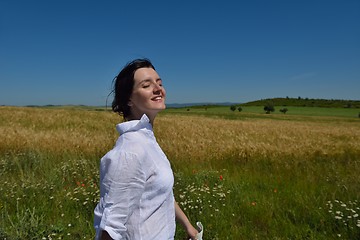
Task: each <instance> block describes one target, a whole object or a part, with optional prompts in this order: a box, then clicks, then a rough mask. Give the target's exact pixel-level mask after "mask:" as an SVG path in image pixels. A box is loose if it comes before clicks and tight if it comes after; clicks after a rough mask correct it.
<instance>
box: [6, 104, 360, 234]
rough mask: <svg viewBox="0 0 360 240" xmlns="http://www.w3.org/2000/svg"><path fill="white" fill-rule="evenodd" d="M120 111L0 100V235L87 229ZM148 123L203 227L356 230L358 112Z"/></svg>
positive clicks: (165, 117)
mask: <svg viewBox="0 0 360 240" xmlns="http://www.w3.org/2000/svg"><path fill="white" fill-rule="evenodd" d="M119 122H121V118H120V117H119V116H117V115H115V114H113V113H111V112H109V111H103V110H101V111H100V110H97V109H82V108H76V107H69V108H30V107H0V136H1V138H0V180H1V182H2V184H1V187H0V193H1V194H0V210H1V215H0V239H92V238H93V235H94V230H93V228H92V220H93V219H92V217H93V216H92V214H93V209H94V207H95V204H96V203H97V200H98V197H99V196H98V195H99V190H98V167H99V160H100V158H101V156H102V155H104V154H105V153H106V152H107V151H108V150H110V149H111V148H112V146H113V144H114V142H115V141H116V139H117V137H118V134H117V132H116V130H115V124H117V123H119ZM154 132H155V135H156V137H157V140H158V142H159V144H160V146H161V147H162V148H163V150H164V152H165V153H166V155H167V156H168V158H169V160H170V162H171V164H172V166H173V170H174V174H175V180H176V183H175V186H174V192H175V198H176V199H177V201H178V202H179V204H180V205H181V206H182V208H183V209H184V211H185V212H186V213H187V215H188V216H189V218H190V220H191V221H192V222H193V223H195V222H196V221H201V222H202V223H203V225H204V227H205V233H204V234H205V236H204V239H305V238H306V239H341V238H344V239H349V238H350V239H351V238H357V237H359V236H360V220H359V219H360V218H359V217H358V214H360V210H359V207H360V203H359V197H360V187H359V186H360V176H359V174H358V173H359V170H360V122H359V121H358V119H350V118H338V117H324V116H323V117H310V116H307V117H302V116H286V117H284V116H277V117H267V116H264V117H259V115H254V117H252V115H251V114H248V115H247V117H246V118H245V117H244V118H241V117H240V118H237V119H226V118H223V117H222V116H221V113H219V115H218V116H217V117H213V116H212V117H207V116H200V115H194V114H191V115H187V114H186V113H184V114H171V113H169V112H166V111H165V112H164V113H161V114H160V115H159V116H158V117H157V119H156V120H155V125H154ZM344 206H345V207H344ZM176 239H184V233H183V231H182V229H181V228H178V229H177V233H176Z"/></svg>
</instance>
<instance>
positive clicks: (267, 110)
mask: <svg viewBox="0 0 360 240" xmlns="http://www.w3.org/2000/svg"><path fill="white" fill-rule="evenodd" d="M264 111H265V113H266V114H270V113H271V112H274V111H275V107H274V104H273V103H272V102H267V103H266V105H265V106H264Z"/></svg>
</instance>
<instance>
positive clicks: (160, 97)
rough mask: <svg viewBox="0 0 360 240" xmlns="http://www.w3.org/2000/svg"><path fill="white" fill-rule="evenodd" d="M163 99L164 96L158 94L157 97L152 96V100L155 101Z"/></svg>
mask: <svg viewBox="0 0 360 240" xmlns="http://www.w3.org/2000/svg"><path fill="white" fill-rule="evenodd" d="M162 99H163V97H162V96H157V97H154V98H152V99H151V100H153V101H160V100H162Z"/></svg>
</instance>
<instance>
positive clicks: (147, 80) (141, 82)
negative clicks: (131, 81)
mask: <svg viewBox="0 0 360 240" xmlns="http://www.w3.org/2000/svg"><path fill="white" fill-rule="evenodd" d="M151 81H152V80H151V79H144V80H141V81H140V82H139V84H143V83H145V82H151ZM158 81H162V79H161V78H157V79H155V82H158Z"/></svg>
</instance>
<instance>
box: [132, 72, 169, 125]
mask: <svg viewBox="0 0 360 240" xmlns="http://www.w3.org/2000/svg"><path fill="white" fill-rule="evenodd" d="M165 96H166V92H165V88H164V87H163V85H162V81H161V78H160V77H159V75H158V74H157V72H156V71H155V70H154V69H152V68H139V69H137V70H136V71H135V74H134V87H133V91H132V94H131V97H130V101H129V106H130V108H131V115H132V117H133V118H135V119H139V118H141V116H142V115H143V114H146V115H147V116H148V117H149V118H150V119H154V118H155V116H156V114H157V113H158V112H159V111H161V110H163V109H165Z"/></svg>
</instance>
